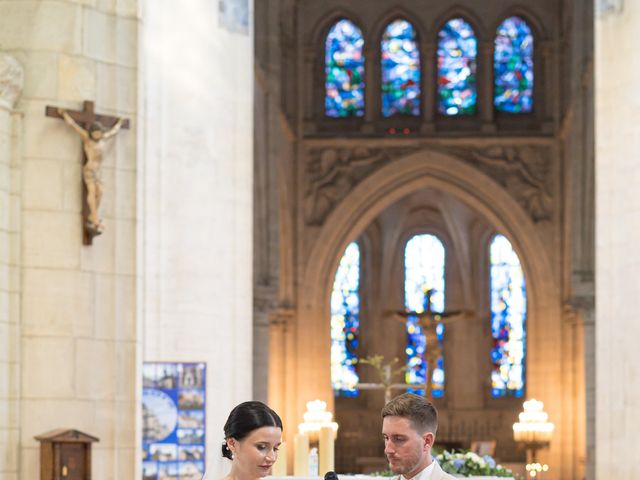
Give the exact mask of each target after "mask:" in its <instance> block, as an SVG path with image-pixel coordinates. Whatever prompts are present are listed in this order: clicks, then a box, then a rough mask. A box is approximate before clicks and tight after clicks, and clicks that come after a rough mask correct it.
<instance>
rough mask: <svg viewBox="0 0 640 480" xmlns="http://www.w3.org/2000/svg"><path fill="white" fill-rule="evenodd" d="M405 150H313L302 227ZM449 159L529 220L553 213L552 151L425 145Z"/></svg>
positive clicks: (322, 215)
mask: <svg viewBox="0 0 640 480" xmlns="http://www.w3.org/2000/svg"><path fill="white" fill-rule="evenodd" d="M419 149H420V147H415V148H410V147H404V148H365V147H354V148H348V147H344V148H334V147H325V148H318V149H312V150H310V151H309V152H308V155H307V162H306V166H305V194H304V196H305V198H304V214H305V222H306V224H307V225H321V224H322V223H323V222H324V220H325V219H326V217H327V216H328V214H329V213H330V212H331V211H332V210H333V208H334V206H335V205H336V204H337V203H338V202H339V201H340V200H342V199H343V198H344V197H345V196H346V195H347V194H348V193H349V192H350V191H351V190H352V189H353V187H354V186H355V185H357V184H358V183H360V182H361V181H362V180H363V179H364V178H365V177H367V176H368V175H370V174H371V173H372V172H373V171H375V170H377V169H379V168H380V167H382V166H383V165H386V164H387V163H389V162H390V161H391V160H393V159H395V158H399V157H402V156H405V155H408V154H410V153H414V152H416V151H418V150H419ZM429 149H430V150H438V151H441V152H443V153H446V154H449V155H453V156H456V157H458V158H459V159H461V160H463V161H465V162H466V163H469V164H471V165H473V166H474V167H476V168H477V169H478V170H480V171H482V172H483V173H485V174H487V175H489V176H490V177H491V178H493V179H494V180H495V181H497V182H498V183H500V184H501V185H502V186H503V187H504V188H505V189H506V190H507V192H509V193H510V194H511V195H512V196H513V198H514V199H515V200H516V201H517V202H518V203H519V204H520V205H522V207H523V208H524V209H525V210H526V211H527V212H528V213H529V215H530V216H531V218H532V219H533V221H534V222H540V221H545V220H550V219H551V215H552V210H553V196H552V188H551V181H552V175H551V171H550V166H551V156H552V152H551V148H550V147H537V146H519V147H505V146H490V147H486V148H475V147H435V148H434V147H428V148H427V150H429Z"/></svg>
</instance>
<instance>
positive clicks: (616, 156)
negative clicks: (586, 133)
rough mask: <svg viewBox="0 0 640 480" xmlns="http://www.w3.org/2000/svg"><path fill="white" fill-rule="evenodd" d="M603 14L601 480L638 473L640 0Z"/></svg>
mask: <svg viewBox="0 0 640 480" xmlns="http://www.w3.org/2000/svg"><path fill="white" fill-rule="evenodd" d="M599 3H600V4H603V6H604V7H607V6H611V7H612V8H602V9H601V12H602V13H601V15H600V16H599V17H598V18H597V19H596V49H595V51H596V57H595V60H596V61H595V65H596V70H595V73H596V192H597V193H596V212H597V215H596V218H597V223H596V225H597V228H596V259H597V269H596V271H597V277H596V293H597V299H598V300H597V305H596V359H597V363H596V379H597V381H596V392H597V393H596V434H595V438H596V452H597V453H596V478H629V479H631V478H638V477H640V466H638V462H634V461H633V460H630V459H633V458H634V455H635V454H636V452H637V444H638V441H637V432H638V429H639V428H640V411H639V410H638V405H640V366H639V364H638V358H637V356H638V340H637V339H638V338H639V337H640V322H638V307H637V301H636V298H637V294H638V285H639V281H638V273H637V272H638V269H639V268H640V250H639V249H638V239H639V238H640V193H638V192H639V190H638V180H640V161H639V160H638V150H639V149H640V127H639V126H638V121H637V112H638V105H639V104H640V92H639V91H638V82H640V62H639V61H638V57H637V55H636V54H635V51H634V48H633V45H634V38H635V35H637V31H638V27H640V4H638V3H637V2H632V1H626V2H613V1H609V2H599Z"/></svg>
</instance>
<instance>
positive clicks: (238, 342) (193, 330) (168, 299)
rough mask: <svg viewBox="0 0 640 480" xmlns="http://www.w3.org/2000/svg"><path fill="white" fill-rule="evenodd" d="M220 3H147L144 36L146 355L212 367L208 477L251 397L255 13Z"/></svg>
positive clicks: (141, 199) (219, 473)
mask: <svg viewBox="0 0 640 480" xmlns="http://www.w3.org/2000/svg"><path fill="white" fill-rule="evenodd" d="M218 3H219V2H217V1H216V2H211V1H210V0H191V1H189V2H187V3H185V4H184V8H182V7H181V8H176V3H175V1H174V0H145V1H143V2H141V4H142V6H143V11H142V18H143V19H144V23H143V26H142V27H141V35H140V37H139V38H140V39H141V42H142V45H141V48H140V51H141V52H147V53H148V54H145V55H144V57H142V58H141V68H140V71H141V73H140V87H141V88H140V91H141V95H142V96H143V98H142V99H141V101H140V104H141V105H143V106H144V111H143V112H141V116H143V118H144V124H143V125H142V128H143V133H142V134H141V141H140V144H141V145H140V146H141V153H140V155H141V161H140V169H139V170H138V174H139V185H140V190H139V191H138V196H137V201H138V205H139V211H138V213H139V218H140V225H139V227H140V238H139V248H140V251H141V252H143V254H142V253H141V255H140V257H139V262H140V263H139V268H140V289H141V291H140V294H139V296H138V302H139V305H140V322H141V323H142V327H143V331H144V349H143V359H144V360H145V361H182V362H187V361H200V362H206V363H207V367H208V370H207V372H208V376H207V399H208V405H207V407H208V408H207V418H206V423H207V425H206V427H207V429H206V434H207V443H208V445H209V446H210V448H209V449H208V455H207V463H208V464H207V472H208V473H207V478H222V477H223V476H224V472H223V469H224V467H225V463H223V459H222V458H221V456H220V453H219V445H220V443H219V442H220V441H221V439H222V435H223V426H224V423H225V421H226V419H227V416H228V415H229V412H230V411H231V409H232V408H233V407H234V406H236V405H237V404H238V403H240V402H242V401H245V400H249V399H251V398H252V397H253V391H252V385H253V369H252V365H253V360H252V356H253V348H252V347H253V341H252V339H253V326H252V323H253V288H252V284H253V278H252V274H253V271H252V258H253V254H252V239H253V235H252V234H253V231H252V224H253V218H252V215H253V202H252V188H253V145H254V128H253V108H254V97H253V91H254V79H255V76H254V75H255V71H254V57H253V54H254V51H253V48H254V38H253V18H251V17H252V15H249V16H248V17H241V16H240V17H238V18H236V17H234V16H233V15H229V18H227V19H226V20H225V21H222V20H223V19H221V18H220V17H219V11H218ZM227 3H228V4H236V3H237V4H238V5H239V6H240V5H242V4H243V2H227ZM252 3H253V2H249V3H248V5H249V7H251V5H252ZM245 5H246V3H245ZM250 10H251V8H250ZM231 11H233V10H231ZM243 21H244V22H245V23H244V25H243V24H242V22H243ZM203 39H206V41H203ZM213 59H215V60H213ZM122 478H130V477H122Z"/></svg>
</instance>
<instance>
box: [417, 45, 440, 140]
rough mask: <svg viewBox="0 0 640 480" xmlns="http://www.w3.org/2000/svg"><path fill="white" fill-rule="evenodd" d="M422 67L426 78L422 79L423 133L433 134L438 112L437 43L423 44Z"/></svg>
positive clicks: (421, 47)
mask: <svg viewBox="0 0 640 480" xmlns="http://www.w3.org/2000/svg"><path fill="white" fill-rule="evenodd" d="M420 49H421V50H422V52H424V53H423V56H422V62H423V63H422V65H420V67H421V70H422V72H423V76H424V78H423V79H422V97H421V100H422V105H421V108H422V121H423V122H424V123H423V125H422V128H421V130H422V133H429V132H433V131H434V129H435V124H434V122H435V116H436V112H437V111H438V105H437V103H438V91H437V87H436V85H438V62H437V59H436V54H437V44H436V43H435V42H422V44H421V46H420Z"/></svg>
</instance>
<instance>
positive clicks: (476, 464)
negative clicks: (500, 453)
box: [436, 450, 514, 477]
mask: <svg viewBox="0 0 640 480" xmlns="http://www.w3.org/2000/svg"><path fill="white" fill-rule="evenodd" d="M436 460H437V461H438V463H439V464H440V467H442V469H443V470H444V471H445V472H447V473H450V474H452V475H458V476H463V477H471V476H474V477H477V476H487V477H489V476H490V477H514V475H513V472H512V471H511V470H509V469H508V468H504V467H503V466H502V465H499V464H496V461H495V460H494V459H493V458H492V457H491V456H490V455H484V456H482V457H481V456H480V455H478V454H476V453H473V452H457V453H456V452H448V451H446V450H445V451H444V452H442V453H440V454H439V455H436Z"/></svg>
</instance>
